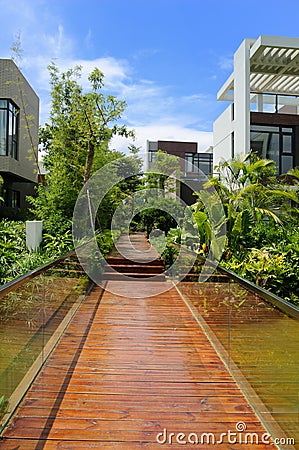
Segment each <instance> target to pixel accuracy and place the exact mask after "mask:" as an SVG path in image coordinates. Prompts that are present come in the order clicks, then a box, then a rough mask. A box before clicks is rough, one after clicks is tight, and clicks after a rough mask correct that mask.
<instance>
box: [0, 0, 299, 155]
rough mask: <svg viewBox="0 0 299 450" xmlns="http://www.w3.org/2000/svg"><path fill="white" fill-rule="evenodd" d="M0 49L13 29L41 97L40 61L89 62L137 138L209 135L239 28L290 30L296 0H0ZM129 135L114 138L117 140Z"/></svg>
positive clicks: (44, 94)
mask: <svg viewBox="0 0 299 450" xmlns="http://www.w3.org/2000/svg"><path fill="white" fill-rule="evenodd" d="M0 11H1V13H0V29H1V39H0V57H3V58H5V57H10V55H11V51H10V47H11V45H12V42H13V41H14V37H15V36H16V34H18V33H20V36H21V42H22V47H23V60H22V63H21V67H22V71H23V73H24V75H25V76H26V77H27V79H28V80H29V81H30V83H31V84H32V86H33V88H34V89H35V90H36V92H37V93H38V94H39V96H40V99H41V122H42V123H43V122H44V121H46V120H47V117H48V113H49V108H50V98H49V79H48V72H47V65H48V64H49V63H50V61H51V60H53V59H54V60H55V61H56V64H57V65H58V66H59V67H60V68H61V70H65V69H66V68H71V67H73V66H74V65H75V64H81V65H82V67H83V74H84V76H83V78H82V83H83V84H85V83H86V75H87V74H88V72H90V71H91V70H92V69H93V68H94V67H95V66H96V67H98V68H99V69H101V70H102V71H103V72H104V74H105V85H106V89H107V92H109V93H111V94H114V95H116V96H117V97H118V98H120V99H122V100H126V102H127V105H128V106H127V109H126V112H125V114H124V116H123V122H124V123H126V124H127V125H128V126H129V127H131V128H134V129H135V130H136V142H135V144H136V145H141V146H142V147H143V148H144V146H145V141H146V139H150V140H158V139H173V140H190V141H197V142H198V143H199V148H200V149H202V150H204V149H206V148H207V147H208V146H209V145H211V144H212V129H213V121H214V120H215V119H216V117H217V116H218V115H219V114H220V113H221V112H222V111H223V109H224V108H225V106H226V104H225V103H222V102H217V100H216V95H217V91H218V90H219V88H220V87H221V85H222V83H223V82H224V81H225V80H226V78H227V77H228V76H229V74H230V73H231V71H232V63H233V54H234V52H235V50H236V49H237V47H238V46H239V45H240V43H241V42H242V40H243V39H244V38H246V37H250V38H257V37H258V36H259V35H261V34H264V35H276V36H288V37H299V25H298V23H299V21H298V17H299V2H298V0H284V1H281V0H271V1H269V0H259V1H257V0H250V1H247V0H243V1H240V0H239V1H235V0H227V1H220V0H208V1H207V0H203V1H202V0H85V1H84V2H83V1H77V0H28V1H25V0H10V1H7V0H5V1H3V0H0ZM128 143H129V142H124V141H123V140H121V139H115V140H114V141H113V143H112V146H113V147H114V148H117V149H121V150H124V149H125V148H126V147H127V145H128Z"/></svg>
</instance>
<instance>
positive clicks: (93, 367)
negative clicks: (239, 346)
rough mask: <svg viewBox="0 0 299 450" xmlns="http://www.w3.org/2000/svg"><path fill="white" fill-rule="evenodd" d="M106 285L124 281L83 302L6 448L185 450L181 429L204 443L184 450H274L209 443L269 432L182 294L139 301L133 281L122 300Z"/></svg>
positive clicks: (7, 436)
mask: <svg viewBox="0 0 299 450" xmlns="http://www.w3.org/2000/svg"><path fill="white" fill-rule="evenodd" d="M109 283H114V284H115V286H116V283H119V282H118V281H108V285H107V288H108V289H107V290H102V288H100V287H95V288H94V289H93V291H92V292H91V293H90V294H89V296H88V297H87V298H86V301H85V302H83V303H82V305H81V307H80V308H79V310H78V312H77V314H76V315H75V317H74V319H73V320H72V322H71V323H70V325H69V327H68V329H67V332H66V333H65V335H64V336H63V338H62V339H61V341H60V342H59V344H58V345H57V347H56V348H55V350H54V352H53V353H52V355H51V356H50V358H49V359H48V361H47V362H46V364H45V366H44V367H43V369H42V370H41V372H40V374H39V376H38V377H37V379H36V380H35V382H34V383H33V385H32V387H31V389H30V390H29V392H28V394H27V395H26V397H25V398H24V399H23V401H22V403H21V405H20V407H19V408H18V410H17V412H16V414H15V416H14V418H13V420H12V421H11V423H10V425H9V427H8V428H7V430H6V431H5V433H4V440H3V441H0V449H10V450H13V449H20V450H22V449H23V450H34V449H35V450H41V449H47V450H50V449H68V450H73V449H74V450H75V449H102V448H103V449H104V448H109V449H111V450H113V449H128V450H129V449H134V448H144V447H145V448H149V449H158V448H160V447H161V448H174V449H178V448H181V447H182V444H177V443H176V438H177V434H178V433H184V434H185V438H183V437H182V435H181V436H180V437H179V439H181V440H182V439H188V438H189V439H191V440H193V442H194V441H195V439H196V438H198V439H199V444H198V445H192V444H191V443H190V444H187V445H183V447H185V448H197V447H198V448H204V449H207V448H213V447H214V448H217V449H220V450H221V449H231V448H233V449H239V450H242V449H253V450H255V449H266V448H267V449H268V448H269V445H265V444H261V443H259V445H255V444H253V443H250V444H248V445H246V444H244V443H242V444H233V445H232V444H230V443H228V442H227V436H225V437H224V438H223V440H224V443H221V444H220V443H218V444H217V443H214V445H213V444H212V440H213V439H215V442H217V440H219V439H220V435H221V433H226V432H228V430H231V431H232V432H236V424H237V423H239V422H243V423H244V424H246V427H247V429H246V432H249V433H250V432H252V433H253V432H254V433H257V434H258V436H259V437H260V439H261V437H262V435H263V433H265V429H264V428H263V426H262V425H261V423H260V422H259V420H258V418H257V417H256V415H255V414H254V412H253V411H252V409H251V407H250V405H249V404H248V403H247V401H246V400H245V398H244V397H243V395H242V393H241V391H240V390H239V388H238V386H237V385H236V383H235V382H234V380H233V378H232V377H231V376H230V374H229V373H228V371H227V370H226V368H225V366H224V364H223V363H222V361H221V360H220V358H219V356H218V355H217V354H216V352H215V350H214V348H213V347H212V346H211V344H210V342H209V340H208V339H207V337H206V335H205V334H204V332H203V331H202V330H201V328H200V327H199V325H198V322H197V321H196V320H195V319H194V318H193V316H192V314H191V312H190V310H189V309H188V307H187V306H186V304H185V303H184V301H183V299H182V298H181V296H180V295H179V293H178V292H177V290H176V289H175V288H171V289H170V290H169V291H167V292H164V293H162V294H160V295H156V296H152V297H148V296H145V297H144V298H142V297H141V298H134V297H133V296H132V295H130V292H131V294H132V293H134V292H136V290H138V292H139V293H142V292H141V291H142V286H143V285H142V283H140V282H136V281H129V282H127V285H126V295H124V296H117V295H115V294H112V293H110V292H109ZM165 283H166V282H165ZM146 293H148V287H147V290H146ZM165 430H167V431H165ZM158 433H160V434H159V435H158ZM170 433H174V435H170ZM204 433H211V434H210V436H209V439H210V444H207V443H206V440H205V441H204V442H205V444H203V443H201V439H207V436H206V437H205V435H204ZM244 435H245V433H244ZM157 436H158V438H159V441H160V443H159V442H158V441H157ZM165 436H167V438H166V441H167V442H166V443H165V444H162V442H163V441H164V437H165ZM169 442H171V443H169ZM271 448H273V446H271Z"/></svg>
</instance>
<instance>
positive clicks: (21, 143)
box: [0, 59, 39, 217]
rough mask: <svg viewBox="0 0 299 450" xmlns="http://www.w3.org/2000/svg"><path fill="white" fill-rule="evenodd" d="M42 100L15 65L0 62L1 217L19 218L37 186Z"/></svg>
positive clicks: (7, 61) (10, 62) (9, 61)
mask: <svg viewBox="0 0 299 450" xmlns="http://www.w3.org/2000/svg"><path fill="white" fill-rule="evenodd" d="M38 127H39V98H38V96H37V94H36V93H35V92H34V90H33V89H32V87H31V86H30V84H29V83H28V81H27V80H26V79H25V77H24V76H23V75H22V73H21V72H20V70H19V69H18V67H17V66H16V64H15V63H14V62H13V61H12V60H10V59H0V174H1V176H2V178H3V181H4V183H3V185H2V194H1V196H2V197H3V199H4V201H3V202H2V205H1V207H0V215H1V216H2V217H3V216H9V217H18V215H19V214H20V213H21V212H22V211H24V210H26V208H27V207H28V204H27V202H26V196H28V195H33V194H34V186H35V185H36V183H37V173H38V167H37V166H38V164H37V154H38V153H37V151H38Z"/></svg>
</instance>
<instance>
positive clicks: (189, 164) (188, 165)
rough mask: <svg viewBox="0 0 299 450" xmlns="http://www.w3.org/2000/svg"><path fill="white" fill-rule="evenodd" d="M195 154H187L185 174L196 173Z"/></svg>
mask: <svg viewBox="0 0 299 450" xmlns="http://www.w3.org/2000/svg"><path fill="white" fill-rule="evenodd" d="M192 166H193V153H185V172H194V170H193V167H192Z"/></svg>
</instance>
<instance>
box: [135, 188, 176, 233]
mask: <svg viewBox="0 0 299 450" xmlns="http://www.w3.org/2000/svg"><path fill="white" fill-rule="evenodd" d="M166 211H167V212H166ZM138 218H139V220H140V221H141V223H142V224H143V226H144V228H145V229H146V232H147V235H148V236H149V234H150V232H151V230H152V229H157V228H158V229H160V230H162V231H164V232H165V234H167V233H168V231H169V230H170V228H175V227H176V226H177V225H178V224H177V220H182V219H183V217H182V207H181V205H180V204H178V202H177V201H176V200H174V199H172V198H163V197H162V198H148V199H147V209H144V210H143V211H142V212H140V213H139V214H138ZM175 218H178V219H177V220H176V219H175Z"/></svg>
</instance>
